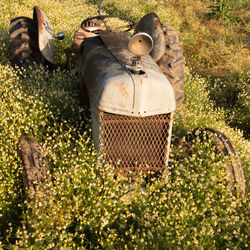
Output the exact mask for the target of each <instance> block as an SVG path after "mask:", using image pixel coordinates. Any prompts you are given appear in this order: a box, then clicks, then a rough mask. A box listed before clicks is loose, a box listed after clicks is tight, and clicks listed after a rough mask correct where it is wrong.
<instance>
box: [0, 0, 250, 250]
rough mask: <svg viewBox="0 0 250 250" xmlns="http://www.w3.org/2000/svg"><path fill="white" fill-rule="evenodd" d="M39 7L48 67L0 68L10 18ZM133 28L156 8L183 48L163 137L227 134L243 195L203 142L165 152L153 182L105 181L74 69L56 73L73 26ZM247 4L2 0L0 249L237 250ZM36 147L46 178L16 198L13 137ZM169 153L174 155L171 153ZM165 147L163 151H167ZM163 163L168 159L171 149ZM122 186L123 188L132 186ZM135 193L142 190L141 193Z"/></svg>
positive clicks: (244, 233) (17, 163)
mask: <svg viewBox="0 0 250 250" xmlns="http://www.w3.org/2000/svg"><path fill="white" fill-rule="evenodd" d="M35 5H37V6H39V7H40V8H41V9H43V10H44V11H45V12H46V13H47V15H48V17H49V19H50V21H51V26H52V29H53V33H57V32H59V31H63V32H64V33H65V35H66V38H65V39H64V40H63V41H55V43H54V45H55V60H56V69H55V70H54V71H53V72H52V73H51V72H48V70H47V69H45V68H42V67H41V68H39V69H37V70H34V71H31V72H28V74H27V73H25V72H24V73H21V72H19V71H18V70H14V69H13V68H12V67H11V66H10V61H9V57H8V39H9V38H8V36H9V22H10V20H11V19H12V18H14V17H17V16H27V17H31V18H32V15H33V7H34V6H35ZM100 7H101V8H103V9H104V12H105V13H106V14H118V15H126V16H129V17H131V18H134V19H135V20H136V21H138V20H139V19H140V18H141V17H142V16H143V15H144V14H146V13H148V12H155V13H157V15H158V16H159V17H160V19H161V21H162V23H169V24H171V25H172V26H174V27H175V29H177V30H178V31H179V36H180V39H181V40H182V42H183V51H184V56H185V61H186V66H185V74H186V80H185V101H184V103H183V104H182V105H181V107H180V108H178V109H177V110H176V112H175V120H174V128H173V132H174V134H175V135H177V136H179V137H184V136H186V135H187V134H188V132H189V131H191V130H192V129H194V128H196V127H199V126H202V127H210V128H213V129H216V130H219V131H221V132H223V133H224V134H225V135H226V136H227V137H228V138H230V140H231V142H232V144H233V145H234V147H235V149H236V151H237V153H238V155H239V157H240V159H241V163H242V167H243V170H244V174H245V179H246V194H245V196H240V195H233V194H232V193H231V192H229V191H228V190H229V187H228V177H227V175H226V172H225V168H226V166H227V162H228V159H223V158H221V157H219V156H218V155H217V154H216V153H215V151H214V148H213V147H211V145H210V144H209V143H203V144H202V143H197V145H195V148H194V152H193V154H191V155H186V154H185V152H184V151H182V150H181V148H179V149H177V150H178V154H179V157H178V159H176V158H175V157H170V163H169V170H168V171H167V172H165V173H164V174H163V176H162V177H161V178H152V179H151V180H150V181H146V180H145V178H144V177H143V175H139V176H137V177H136V178H133V179H127V178H124V177H122V176H118V177H117V178H114V175H113V171H114V170H113V169H112V167H111V166H109V165H104V164H103V162H102V158H101V157H100V156H98V155H97V153H96V152H95V150H94V147H93V141H92V138H91V126H90V122H89V117H88V116H87V115H86V111H85V110H84V108H83V107H82V106H81V103H80V100H79V88H80V82H79V77H78V74H77V73H69V72H68V71H66V70H65V64H66V56H65V54H64V49H65V48H67V47H72V45H73V34H74V32H75V30H77V29H78V27H79V26H80V24H81V22H82V21H83V20H84V19H85V18H87V17H89V16H92V15H96V14H97V10H98V9H99V8H100ZM248 13H249V5H247V3H246V1H241V0H217V1H216V0H205V1H198V0H178V1H177V0H169V1H160V0H159V1H150V0H139V1H135V0H124V1H119V0H85V1H80V0H75V1H70V0H43V1H42V0H36V1H35V0H18V1H14V0H5V1H1V2H0V248H6V249H13V248H34V249H50V248H83V249H84V248H105V249H176V248H181V249H210V248H211V249H247V248H248V247H249V246H248V242H249V233H250V232H249V228H250V225H249V221H250V218H249V211H250V209H249V162H250V154H249V150H250V142H249V137H250V131H249V129H250V123H249V121H250V115H249V114H250V101H249V92H250V89H249V88H250V87H249V86H250V84H249V14H248ZM22 135H27V136H31V137H33V138H35V139H36V140H38V141H39V142H40V143H41V145H43V148H44V150H45V155H46V158H47V161H48V164H49V167H50V172H49V174H50V175H51V181H47V182H45V183H42V185H40V186H38V187H37V192H36V193H35V194H34V193H31V194H30V198H27V197H26V196H25V194H24V193H23V192H22V178H21V173H22V162H21V159H20V157H19V155H18V150H17V145H18V140H19V138H20V136H22ZM175 150H176V149H175ZM173 152H174V149H173ZM171 156H172V154H171ZM131 187H133V188H132V191H131ZM141 187H143V190H142V188H141Z"/></svg>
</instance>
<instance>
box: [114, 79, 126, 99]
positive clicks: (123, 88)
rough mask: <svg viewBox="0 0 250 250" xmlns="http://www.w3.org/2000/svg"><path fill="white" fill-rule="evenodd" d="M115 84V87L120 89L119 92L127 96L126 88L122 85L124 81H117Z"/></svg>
mask: <svg viewBox="0 0 250 250" xmlns="http://www.w3.org/2000/svg"><path fill="white" fill-rule="evenodd" d="M116 86H117V88H118V89H119V91H120V93H121V95H122V96H125V97H127V96H128V92H127V89H126V87H125V86H124V83H123V82H120V83H117V84H116Z"/></svg>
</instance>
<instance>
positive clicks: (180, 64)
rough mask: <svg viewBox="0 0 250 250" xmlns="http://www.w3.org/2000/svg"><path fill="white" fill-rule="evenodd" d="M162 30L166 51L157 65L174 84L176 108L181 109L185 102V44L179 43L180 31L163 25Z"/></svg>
mask: <svg viewBox="0 0 250 250" xmlns="http://www.w3.org/2000/svg"><path fill="white" fill-rule="evenodd" d="M162 29H163V32H164V36H165V40H166V49H165V53H164V55H163V57H162V58H161V59H160V60H159V61H158V62H157V63H158V65H159V66H160V68H161V70H162V71H163V73H164V74H165V76H166V77H167V79H168V80H169V82H170V83H171V84H172V87H173V89H174V94H175V100H176V106H177V107H179V106H180V105H181V103H182V102H183V100H184V81H185V72H184V63H185V59H184V56H183V52H182V47H183V44H182V42H180V41H179V36H178V31H176V30H175V29H174V28H173V27H172V26H171V25H169V24H162Z"/></svg>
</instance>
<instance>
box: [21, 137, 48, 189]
mask: <svg viewBox="0 0 250 250" xmlns="http://www.w3.org/2000/svg"><path fill="white" fill-rule="evenodd" d="M18 151H19V155H20V157H21V159H22V163H23V173H22V177H23V186H24V191H25V193H27V191H35V190H36V186H37V185H38V184H39V183H41V182H44V181H45V180H48V179H49V178H48V166H47V161H46V159H45V156H44V153H43V149H42V147H41V145H40V144H39V143H38V142H37V141H36V140H34V139H32V138H29V137H21V138H20V139H19V142H18Z"/></svg>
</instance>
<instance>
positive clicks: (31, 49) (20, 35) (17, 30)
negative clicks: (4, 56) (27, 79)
mask: <svg viewBox="0 0 250 250" xmlns="http://www.w3.org/2000/svg"><path fill="white" fill-rule="evenodd" d="M9 58H10V62H11V65H12V66H13V67H15V66H18V67H23V68H26V69H28V68H30V67H31V68H36V67H37V66H38V65H39V64H43V63H44V58H43V56H42V53H41V52H40V50H39V45H38V26H37V23H36V22H35V21H34V20H33V19H30V18H28V17H17V18H14V19H12V20H11V21H10V30H9Z"/></svg>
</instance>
